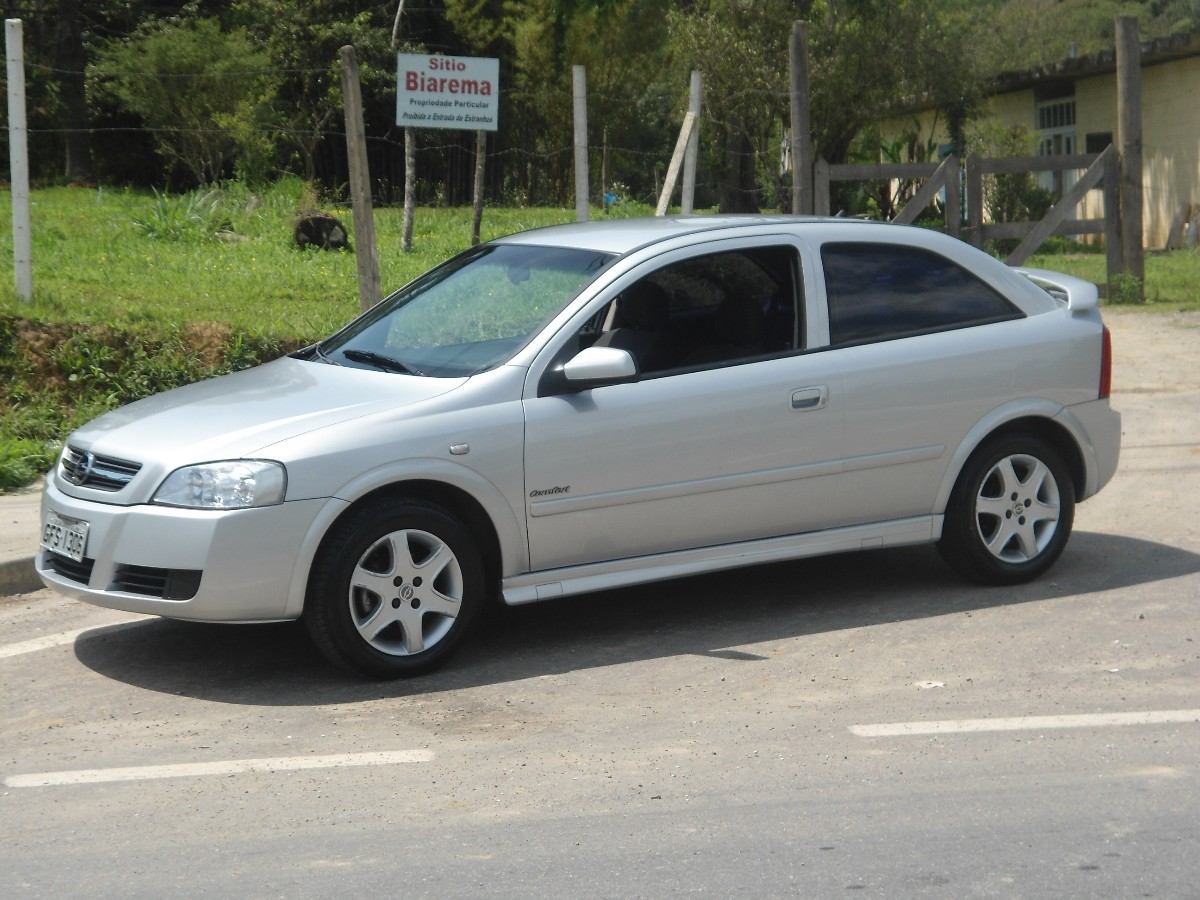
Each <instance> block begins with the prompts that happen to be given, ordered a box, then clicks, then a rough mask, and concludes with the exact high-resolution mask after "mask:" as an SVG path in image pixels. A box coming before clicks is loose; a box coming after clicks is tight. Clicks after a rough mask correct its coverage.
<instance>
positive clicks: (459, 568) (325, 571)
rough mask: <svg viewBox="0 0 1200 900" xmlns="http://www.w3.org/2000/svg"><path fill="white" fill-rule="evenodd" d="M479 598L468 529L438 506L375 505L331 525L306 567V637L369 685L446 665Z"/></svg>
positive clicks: (480, 585) (479, 578)
mask: <svg viewBox="0 0 1200 900" xmlns="http://www.w3.org/2000/svg"><path fill="white" fill-rule="evenodd" d="M483 595H484V577H483V564H482V560H481V558H480V554H479V551H478V549H477V547H476V543H475V540H474V538H473V537H472V535H471V533H470V531H469V530H468V529H467V528H466V527H465V526H464V525H463V524H462V523H461V522H459V521H458V520H457V519H455V518H454V517H453V516H452V515H450V514H449V513H448V512H446V511H445V510H443V509H441V508H440V507H437V506H434V505H432V504H427V503H424V502H421V501H417V500H399V501H397V500H381V501H377V502H374V503H372V504H370V505H368V506H365V507H363V508H362V509H360V510H357V511H354V512H352V513H351V514H350V515H349V516H347V517H346V518H344V519H343V520H342V521H340V522H338V524H337V525H336V526H334V529H333V531H332V532H331V533H330V535H329V536H328V538H327V539H326V541H325V543H324V545H323V546H322V548H321V552H320V554H319V555H318V558H317V561H316V563H315V564H314V566H313V572H312V576H311V577H310V578H309V587H308V595H307V598H306V600H305V609H304V620H305V623H306V624H307V626H308V631H309V634H311V635H312V638H313V641H314V642H315V643H316V645H317V647H319V648H320V650H321V651H322V653H324V654H325V656H326V657H328V658H329V660H330V661H332V662H333V663H335V664H337V665H339V666H341V667H342V668H345V669H349V670H351V671H354V672H360V673H363V674H366V675H370V676H372V677H375V678H399V677H404V676H409V675H417V674H420V673H422V672H427V671H429V670H430V669H432V668H434V667H435V666H437V665H439V664H440V663H442V662H443V661H444V660H445V659H446V657H448V656H449V655H450V654H451V653H452V652H453V650H454V648H455V646H456V645H457V644H458V642H459V640H460V639H461V638H462V635H463V633H464V632H465V631H466V630H467V628H468V627H469V626H470V624H471V622H472V621H473V620H474V618H475V616H476V614H477V613H478V611H479V607H480V606H481V605H482V601H483Z"/></svg>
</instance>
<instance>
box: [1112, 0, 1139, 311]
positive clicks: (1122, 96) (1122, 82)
mask: <svg viewBox="0 0 1200 900" xmlns="http://www.w3.org/2000/svg"><path fill="white" fill-rule="evenodd" d="M1117 139H1118V141H1119V142H1120V145H1121V246H1122V252H1121V255H1122V260H1121V262H1122V265H1123V266H1124V269H1125V271H1126V272H1128V273H1129V274H1130V275H1133V276H1135V277H1136V278H1137V279H1138V281H1139V282H1142V283H1143V285H1144V282H1145V279H1146V270H1145V256H1144V252H1143V247H1142V45H1141V42H1140V38H1139V37H1138V23H1137V19H1136V18H1134V17H1133V16H1118V17H1117ZM1143 297H1144V294H1143Z"/></svg>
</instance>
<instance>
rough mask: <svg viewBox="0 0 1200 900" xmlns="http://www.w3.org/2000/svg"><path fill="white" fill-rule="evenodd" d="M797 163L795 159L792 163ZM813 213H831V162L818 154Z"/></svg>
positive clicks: (814, 180)
mask: <svg viewBox="0 0 1200 900" xmlns="http://www.w3.org/2000/svg"><path fill="white" fill-rule="evenodd" d="M795 164H796V161H795V160H794V159H793V160H792V165H795ZM813 214H814V215H818V216H827V215H829V163H827V162H825V157H823V156H818V157H817V161H816V163H815V164H814V165H813Z"/></svg>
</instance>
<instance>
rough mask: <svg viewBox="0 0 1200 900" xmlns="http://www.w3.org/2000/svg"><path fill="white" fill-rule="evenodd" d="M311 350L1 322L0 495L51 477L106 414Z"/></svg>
mask: <svg viewBox="0 0 1200 900" xmlns="http://www.w3.org/2000/svg"><path fill="white" fill-rule="evenodd" d="M302 343H303V341H300V340H294V341H276V340H271V339H267V338H261V337H247V336H245V335H242V334H236V333H234V332H233V331H231V329H229V328H228V326H224V325H219V324H216V323H196V324H193V325H188V326H185V327H182V328H176V327H171V326H152V327H145V328H133V327H126V328H119V329H118V328H113V327H110V326H105V325H79V324H73V325H61V324H54V323H47V322H37V321H32V320H29V319H24V318H18V317H14V316H0V435H2V437H0V490H12V489H14V488H19V487H21V486H23V485H25V484H28V483H29V482H30V481H32V480H33V479H34V478H36V477H37V476H38V475H40V474H41V473H43V472H44V471H46V469H47V468H49V466H50V465H51V464H52V463H53V462H54V459H55V457H56V456H57V455H58V452H59V450H60V449H61V448H62V442H63V440H64V439H65V438H66V436H67V434H69V433H70V432H71V431H72V430H73V429H75V428H77V427H78V426H80V425H82V424H83V423H85V422H87V421H89V420H90V419H93V418H95V417H96V416H98V415H100V414H101V413H103V412H106V411H107V410H110V409H114V408H116V407H118V406H122V405H124V404H126V403H131V402H133V401H134V400H139V399H141V398H142V397H147V396H149V395H150V394H156V393H159V392H160V391H165V390H169V389H171V388H174V387H179V386H181V385H184V384H189V383H191V382H193V381H199V380H200V379H203V378H209V377H212V376H214V375H222V374H224V373H226V372H232V371H235V370H237V369H245V368H249V367H251V366H255V365H258V364H259V363H262V362H266V361H268V360H270V359H274V358H275V357H278V356H281V355H282V354H284V353H286V352H288V351H290V350H294V349H296V348H297V347H299V346H300V345H301V344H302Z"/></svg>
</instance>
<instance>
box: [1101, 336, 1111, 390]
mask: <svg viewBox="0 0 1200 900" xmlns="http://www.w3.org/2000/svg"><path fill="white" fill-rule="evenodd" d="M1102 327H1103V328H1104V339H1103V344H1104V347H1103V349H1102V350H1101V351H1100V399H1101V400H1104V399H1106V398H1107V397H1108V395H1109V393H1110V392H1111V391H1112V335H1111V334H1109V332H1108V326H1107V325H1104V326H1102Z"/></svg>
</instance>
